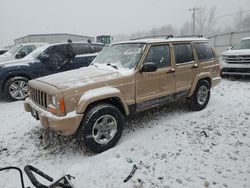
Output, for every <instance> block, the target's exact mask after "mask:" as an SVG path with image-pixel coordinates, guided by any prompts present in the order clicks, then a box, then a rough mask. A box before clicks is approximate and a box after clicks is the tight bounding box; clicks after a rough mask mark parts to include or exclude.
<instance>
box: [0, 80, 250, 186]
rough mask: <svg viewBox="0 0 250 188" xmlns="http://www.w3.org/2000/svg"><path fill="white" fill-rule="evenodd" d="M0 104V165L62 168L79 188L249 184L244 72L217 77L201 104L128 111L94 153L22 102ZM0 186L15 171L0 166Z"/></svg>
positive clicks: (249, 99)
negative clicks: (117, 133)
mask: <svg viewBox="0 0 250 188" xmlns="http://www.w3.org/2000/svg"><path fill="white" fill-rule="evenodd" d="M0 109H1V113H0V121H1V131H0V159H1V160H0V167H4V166H9V165H11V166H18V167H21V168H23V167H24V166H25V165H26V164H31V165H34V166H36V167H38V168H39V169H41V170H42V171H44V172H46V173H48V174H49V175H51V176H53V177H54V178H55V179H56V178H59V177H60V176H62V175H64V174H68V173H70V174H71V175H72V176H74V177H75V178H76V179H75V180H74V181H73V183H74V184H75V185H76V187H79V188H80V187H91V188H92V187H115V188H117V187H178V188H179V187H185V188H186V187H190V188H196V187H197V188H201V187H232V188H241V187H246V188H249V187H250V79H249V78H230V79H223V81H222V82H221V84H220V85H219V86H218V87H216V88H214V89H213V90H212V93H211V99H210V102H209V104H208V106H207V108H206V109H204V110H203V111H200V112H191V111H189V110H188V109H187V108H186V106H185V103H184V102H179V103H172V104H168V105H167V106H165V107H161V108H158V109H154V110H150V111H147V112H145V113H141V114H138V115H136V116H134V117H131V118H129V119H128V120H127V122H126V124H127V126H126V128H125V130H124V133H123V136H122V139H121V141H120V142H119V143H118V144H117V146H116V147H114V148H112V149H110V150H108V151H106V152H104V153H101V154H98V155H94V154H91V153H86V152H85V151H81V150H79V149H78V148H77V146H76V143H75V139H74V137H63V136H60V135H57V134H56V133H54V132H52V131H50V130H46V129H43V128H42V127H41V126H40V125H39V122H38V121H36V120H35V119H33V118H32V117H31V115H30V114H28V113H26V112H24V110H23V102H11V103H9V102H5V101H1V102H0ZM204 132H205V133H206V134H207V137H206V135H205V134H204ZM133 164H136V165H137V167H138V169H137V171H136V172H135V174H134V176H133V177H132V178H131V179H130V180H129V181H128V182H127V183H123V180H124V179H125V178H126V177H127V176H128V174H129V173H130V171H131V170H132V167H133ZM25 183H26V186H28V185H30V182H29V181H28V180H27V178H25ZM0 187H5V188H7V187H15V188H16V187H20V183H19V179H18V176H17V174H16V173H15V172H11V171H9V172H5V173H4V172H1V174H0Z"/></svg>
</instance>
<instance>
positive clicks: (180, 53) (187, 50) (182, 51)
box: [174, 44, 194, 64]
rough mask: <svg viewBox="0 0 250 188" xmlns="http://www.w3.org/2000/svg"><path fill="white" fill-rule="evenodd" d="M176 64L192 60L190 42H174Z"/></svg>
mask: <svg viewBox="0 0 250 188" xmlns="http://www.w3.org/2000/svg"><path fill="white" fill-rule="evenodd" d="M174 55H175V62H176V64H182V63H187V62H191V61H193V60H194V56H193V50H192V46H191V44H174Z"/></svg>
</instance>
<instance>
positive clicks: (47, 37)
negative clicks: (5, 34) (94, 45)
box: [14, 33, 95, 44]
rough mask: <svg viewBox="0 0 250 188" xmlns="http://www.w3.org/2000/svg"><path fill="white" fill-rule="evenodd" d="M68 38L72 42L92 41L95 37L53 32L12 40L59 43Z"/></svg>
mask: <svg viewBox="0 0 250 188" xmlns="http://www.w3.org/2000/svg"><path fill="white" fill-rule="evenodd" d="M68 39H71V40H72V42H80V41H81V42H88V40H91V41H92V42H94V40H95V37H89V36H83V35H74V34H67V33H55V34H31V35H27V36H24V37H20V38H17V39H15V40H14V43H15V44H20V43H60V42H67V41H68Z"/></svg>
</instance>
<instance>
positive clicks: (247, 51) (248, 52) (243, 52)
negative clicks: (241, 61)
mask: <svg viewBox="0 0 250 188" xmlns="http://www.w3.org/2000/svg"><path fill="white" fill-rule="evenodd" d="M222 55H250V49H244V50H227V51H225V52H224V53H223V54H222Z"/></svg>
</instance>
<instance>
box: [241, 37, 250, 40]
mask: <svg viewBox="0 0 250 188" xmlns="http://www.w3.org/2000/svg"><path fill="white" fill-rule="evenodd" d="M249 39H250V37H245V38H243V39H241V40H249Z"/></svg>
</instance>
